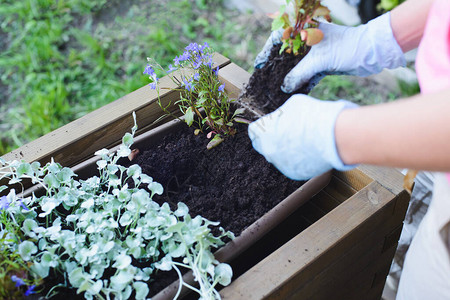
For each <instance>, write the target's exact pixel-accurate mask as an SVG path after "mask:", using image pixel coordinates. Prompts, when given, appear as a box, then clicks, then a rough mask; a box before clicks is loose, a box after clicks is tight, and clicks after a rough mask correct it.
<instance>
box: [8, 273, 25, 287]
mask: <svg viewBox="0 0 450 300" xmlns="http://www.w3.org/2000/svg"><path fill="white" fill-rule="evenodd" d="M11 280H12V281H13V282H15V283H16V287H19V286H22V285H25V281H24V280H23V279H22V278H20V277H17V276H16V275H13V276H11Z"/></svg>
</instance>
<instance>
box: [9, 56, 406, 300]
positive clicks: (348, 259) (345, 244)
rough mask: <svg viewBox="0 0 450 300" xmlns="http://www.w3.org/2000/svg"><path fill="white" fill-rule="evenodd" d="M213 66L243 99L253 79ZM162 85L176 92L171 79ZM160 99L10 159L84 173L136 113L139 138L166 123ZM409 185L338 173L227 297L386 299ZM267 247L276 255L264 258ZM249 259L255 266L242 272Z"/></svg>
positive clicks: (238, 261) (221, 61)
mask: <svg viewBox="0 0 450 300" xmlns="http://www.w3.org/2000/svg"><path fill="white" fill-rule="evenodd" d="M214 61H215V62H216V64H217V65H219V66H220V67H221V68H220V71H219V76H220V78H221V80H222V81H223V82H224V83H225V86H226V90H227V92H228V93H229V94H230V96H231V98H236V97H237V96H238V95H239V93H240V90H241V88H242V87H243V85H244V84H245V83H246V82H247V81H248V78H249V76H250V74H248V73H247V72H245V71H244V70H243V69H241V68H240V67H239V66H237V65H235V64H233V63H231V62H230V61H229V60H228V59H227V58H225V57H224V56H222V55H220V54H216V55H215V57H214ZM161 84H162V85H163V86H166V87H174V84H173V82H172V81H171V80H169V79H168V78H162V79H161ZM160 96H161V99H162V102H163V103H169V102H172V103H173V102H174V101H175V100H177V97H178V96H179V94H178V93H177V92H171V91H169V92H167V91H161V95H160ZM156 98H157V94H156V91H154V90H151V89H150V88H149V87H148V86H145V87H142V88H140V89H138V90H136V91H134V92H132V93H130V94H128V95H126V96H124V97H122V98H120V99H118V100H116V101H115V102H112V103H110V104H108V105H106V106H104V107H102V108H100V109H98V110H96V111H94V112H92V113H90V114H88V115H86V116H84V117H82V118H80V119H78V120H76V121H74V122H72V123H70V124H68V125H65V126H63V127H61V128H59V129H57V130H55V131H53V132H51V133H49V134H47V135H45V136H43V137H41V138H39V139H37V140H35V141H33V142H31V143H29V144H27V145H25V146H23V147H21V148H19V149H17V150H15V151H13V152H11V153H8V154H6V155H5V156H3V158H4V159H5V160H7V161H10V160H14V159H17V160H25V161H27V162H31V161H39V162H41V164H45V163H46V162H48V161H50V159H51V158H52V157H53V158H54V160H55V161H56V162H59V163H60V164H61V165H63V166H68V167H74V166H77V167H76V168H80V166H82V165H83V164H85V162H86V161H88V160H92V159H93V158H92V157H93V153H94V152H95V151H97V150H99V149H101V148H113V147H114V146H116V145H117V144H119V143H120V141H121V138H122V136H123V135H124V134H125V133H126V132H129V131H130V128H131V127H132V126H133V121H132V118H131V114H132V112H133V111H135V112H136V116H137V122H138V126H139V130H138V133H137V134H139V133H142V132H145V131H148V130H149V129H151V128H154V127H155V126H158V125H161V122H158V123H157V124H156V123H155V121H156V120H157V119H158V118H159V117H160V116H161V110H160V108H159V106H158V104H157V103H156V101H155V100H156ZM177 110H178V109H177V108H174V111H177ZM169 120H170V119H167V120H165V121H169ZM163 122H164V121H163ZM328 180H329V178H328ZM327 182H328V181H327ZM402 183H403V176H402V175H401V173H399V172H398V171H396V170H393V169H383V168H373V167H368V166H361V167H359V168H357V169H355V170H352V171H349V172H344V173H342V172H334V173H333V176H332V178H331V181H330V182H329V183H328V184H327V185H326V187H325V189H323V190H322V191H321V192H320V193H319V194H317V195H316V196H314V198H313V199H312V200H310V201H309V202H307V203H306V204H305V205H303V206H302V207H300V208H295V209H292V211H290V216H289V217H287V218H286V219H285V220H283V221H281V222H278V226H277V227H275V228H273V229H270V230H267V232H266V234H265V236H264V237H263V238H261V239H260V240H259V241H258V243H256V244H255V245H252V246H251V247H249V248H248V249H247V250H245V251H244V252H243V253H241V255H240V256H238V257H233V258H232V262H231V265H232V266H233V269H234V273H235V278H234V281H233V282H232V284H231V285H230V286H228V287H226V288H224V289H222V291H221V295H222V297H223V298H224V299H379V298H380V297H381V293H382V289H383V286H384V282H385V279H386V275H387V272H388V270H389V266H390V264H391V261H392V258H393V256H394V252H395V249H396V244H397V241H398V238H399V235H400V231H401V226H402V221H403V218H404V214H405V212H406V208H407V205H408V201H409V196H408V194H407V193H406V191H404V190H403V188H402ZM325 184H326V183H325ZM274 239H278V240H281V241H283V244H282V245H276V244H274V243H273V241H274ZM260 249H266V252H267V251H269V253H266V254H264V255H261V256H258V253H259V250H260ZM257 256H258V257H257ZM248 261H252V262H254V264H253V267H251V268H250V269H248V268H244V269H240V266H241V265H243V264H244V263H243V262H247V263H248Z"/></svg>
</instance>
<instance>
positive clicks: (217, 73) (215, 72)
mask: <svg viewBox="0 0 450 300" xmlns="http://www.w3.org/2000/svg"><path fill="white" fill-rule="evenodd" d="M213 71H214V74H216V76H217V75H219V67H217V68H216V69H215V70H213Z"/></svg>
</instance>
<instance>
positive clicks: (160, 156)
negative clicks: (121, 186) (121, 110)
mask: <svg viewBox="0 0 450 300" xmlns="http://www.w3.org/2000/svg"><path fill="white" fill-rule="evenodd" d="M237 127H238V128H237V129H238V133H237V134H236V135H235V136H233V137H230V138H228V139H227V140H225V142H223V143H221V144H220V145H219V146H217V147H216V148H214V149H212V150H207V149H206V144H207V143H208V140H207V139H206V138H205V136H204V135H199V136H195V135H194V134H193V129H192V128H188V127H185V126H182V127H181V128H182V129H180V130H179V131H176V132H173V133H171V134H168V135H166V136H165V137H164V138H163V140H162V141H161V142H160V143H158V145H156V146H155V147H152V148H150V149H139V150H140V153H141V154H140V155H139V156H138V157H137V158H136V159H135V160H133V162H132V163H133V164H138V165H139V166H141V168H142V171H143V172H144V173H145V174H148V175H150V176H152V177H153V179H154V180H155V181H157V182H159V183H161V184H162V185H163V186H164V194H163V195H161V196H157V195H155V196H154V200H155V201H156V202H159V203H163V202H168V203H169V204H170V205H171V207H172V209H176V205H177V203H178V202H180V201H181V202H184V203H185V204H186V205H187V206H188V207H189V210H190V214H191V216H193V217H194V216H196V215H202V216H203V217H205V218H207V219H209V220H212V221H220V226H222V227H223V228H225V230H229V231H232V232H233V233H235V235H236V236H238V235H239V234H240V233H241V232H242V231H243V230H244V229H245V228H247V227H248V226H249V225H251V224H252V223H253V222H255V221H256V220H257V219H258V218H260V217H261V216H263V215H264V214H265V213H266V212H268V211H269V210H270V209H271V208H273V207H274V206H275V205H277V204H278V203H279V202H280V201H281V200H283V199H284V198H285V197H287V196H288V195H290V194H291V193H292V192H294V191H295V190H296V189H297V188H299V187H300V186H301V185H302V184H303V183H304V182H298V181H292V180H289V179H288V178H286V177H285V176H284V175H282V174H281V173H280V172H279V171H278V170H276V169H275V168H274V167H273V166H272V165H271V164H270V163H268V162H267V161H266V160H265V159H264V157H263V156H261V155H260V154H259V153H257V152H256V151H255V150H254V149H253V147H252V145H251V141H250V139H249V138H248V135H247V125H242V124H238V126H237ZM167 274H168V272H161V273H160V275H161V278H158V280H157V282H155V283H154V284H152V286H151V293H152V294H156V293H157V292H158V291H159V290H160V289H163V288H164V287H166V286H167V285H168V284H170V283H171V282H173V281H174V280H175V279H176V278H177V277H176V274H172V276H167ZM157 277H160V276H157Z"/></svg>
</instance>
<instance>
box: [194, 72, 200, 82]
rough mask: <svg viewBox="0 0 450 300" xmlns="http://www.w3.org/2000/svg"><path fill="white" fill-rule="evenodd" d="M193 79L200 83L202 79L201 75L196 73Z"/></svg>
mask: <svg viewBox="0 0 450 300" xmlns="http://www.w3.org/2000/svg"><path fill="white" fill-rule="evenodd" d="M193 78H194V80H197V81H199V79H200V74H198V73H195V74H194V76H193Z"/></svg>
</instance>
